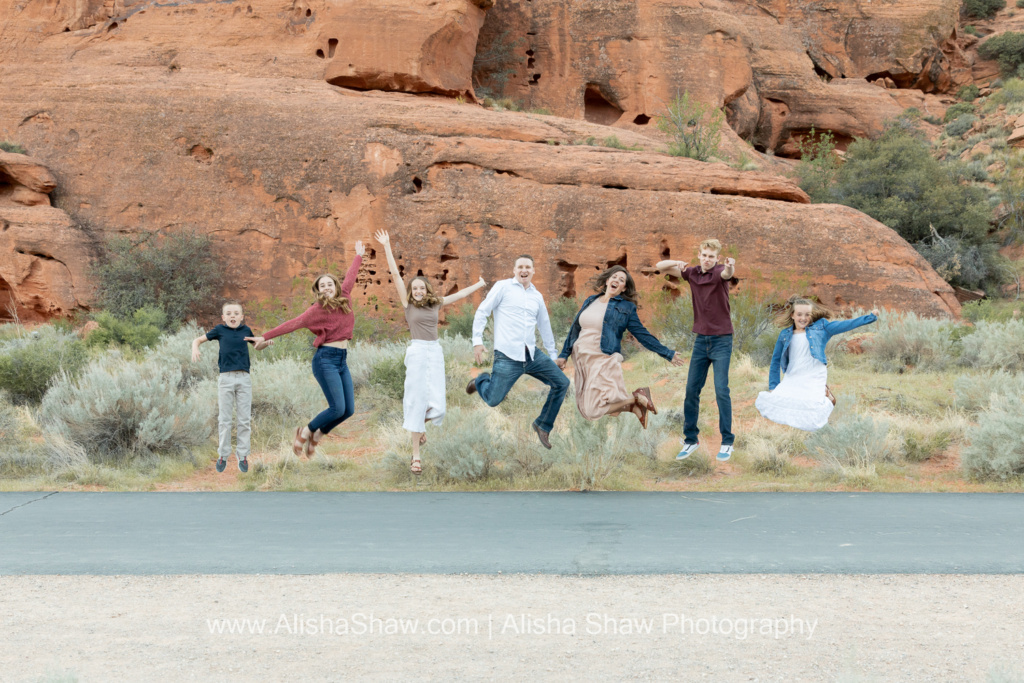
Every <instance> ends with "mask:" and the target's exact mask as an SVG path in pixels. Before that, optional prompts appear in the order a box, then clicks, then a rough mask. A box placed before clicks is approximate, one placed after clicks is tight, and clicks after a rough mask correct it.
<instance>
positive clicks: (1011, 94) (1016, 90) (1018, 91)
mask: <svg viewBox="0 0 1024 683" xmlns="http://www.w3.org/2000/svg"><path fill="white" fill-rule="evenodd" d="M1022 35H1024V34H1022ZM993 87H995V84H994V83H993ZM1021 102H1024V79H1021V78H1011V79H1009V80H1007V81H1006V82H1005V83H1003V84H1002V87H1000V88H999V89H998V90H996V92H994V93H993V94H991V95H989V96H988V97H987V98H985V104H984V105H983V106H982V109H984V111H986V112H989V113H991V112H993V111H996V110H997V109H998V108H999V105H1001V104H1005V105H1006V110H1007V112H1008V113H1011V114H1012V113H1014V112H1012V111H1011V109H1012V107H1013V105H1015V104H1018V103H1021ZM1017 113H1018V114H1019V113H1020V112H1017Z"/></svg>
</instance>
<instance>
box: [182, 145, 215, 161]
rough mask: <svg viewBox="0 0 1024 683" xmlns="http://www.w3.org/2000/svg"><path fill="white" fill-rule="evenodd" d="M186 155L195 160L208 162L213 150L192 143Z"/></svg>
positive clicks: (211, 157)
mask: <svg viewBox="0 0 1024 683" xmlns="http://www.w3.org/2000/svg"><path fill="white" fill-rule="evenodd" d="M188 155H189V156H190V157H192V158H193V159H195V160H196V161H199V162H202V163H206V164H208V163H210V161H211V160H212V159H213V150H212V149H210V148H209V147H205V146H203V145H192V148H191V149H190V150H189V151H188Z"/></svg>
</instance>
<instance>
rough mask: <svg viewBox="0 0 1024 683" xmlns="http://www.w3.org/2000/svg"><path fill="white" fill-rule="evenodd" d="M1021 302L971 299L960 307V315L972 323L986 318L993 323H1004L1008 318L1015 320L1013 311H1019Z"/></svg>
mask: <svg viewBox="0 0 1024 683" xmlns="http://www.w3.org/2000/svg"><path fill="white" fill-rule="evenodd" d="M1020 308H1021V304H1020V302H1019V301H1000V300H997V299H988V298H986V299H979V300H978V301H969V302H967V303H965V304H964V305H963V307H962V308H961V309H960V315H961V316H963V319H964V320H969V321H970V322H972V323H976V322H979V321H981V320H985V321H987V322H991V323H1002V322H1006V321H1007V320H1013V312H1014V311H1015V310H1017V311H1019V310H1020Z"/></svg>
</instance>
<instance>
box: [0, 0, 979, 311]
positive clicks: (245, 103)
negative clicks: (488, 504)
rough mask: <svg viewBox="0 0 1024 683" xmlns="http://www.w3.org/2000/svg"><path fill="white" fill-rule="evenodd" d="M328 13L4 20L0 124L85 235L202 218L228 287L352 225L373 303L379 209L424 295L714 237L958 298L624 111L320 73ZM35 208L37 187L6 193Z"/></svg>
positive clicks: (827, 296) (804, 276)
mask: <svg viewBox="0 0 1024 683" xmlns="http://www.w3.org/2000/svg"><path fill="white" fill-rule="evenodd" d="M11 1H12V0H0V2H7V3H10V2H11ZM616 4H618V3H616ZM8 6H9V5H8ZM249 9H251V12H250V11H249ZM0 11H6V8H5V7H4V6H2V5H0ZM334 11H335V5H333V3H330V4H329V3H308V4H302V3H298V2H296V3H292V5H291V6H289V7H285V8H283V9H282V8H281V7H280V6H279V5H278V4H276V3H271V2H269V0H251V2H246V3H245V4H239V3H195V4H192V5H187V6H173V7H172V6H170V5H168V6H162V5H147V6H146V8H145V11H144V12H143V11H141V10H140V11H138V12H136V13H134V14H130V15H129V16H127V19H125V17H124V16H119V17H114V18H113V19H111V20H109V22H110V23H108V24H107V25H97V26H94V27H92V28H88V29H81V30H79V31H69V32H64V31H63V26H61V25H59V23H57V22H50V23H47V22H43V21H41V20H39V21H35V20H33V22H35V23H33V22H30V21H22V20H15V21H14V22H12V23H11V24H10V25H9V28H8V30H7V32H5V33H4V34H3V36H0V80H2V81H3V82H4V83H5V84H8V85H9V86H10V87H9V89H8V90H7V91H5V96H4V97H3V98H2V99H0V139H5V140H11V141H14V142H18V143H20V144H22V145H24V146H25V147H27V148H28V149H30V150H31V151H32V152H33V154H34V155H35V156H36V158H38V159H41V160H42V161H43V162H45V164H46V165H48V166H49V168H50V169H51V170H52V172H53V175H54V177H55V178H56V180H57V182H58V185H59V190H58V192H59V194H60V197H61V201H60V205H61V206H62V207H67V209H68V211H69V212H70V213H71V214H72V217H73V219H74V221H75V223H77V224H78V225H82V226H88V229H89V231H90V234H89V237H90V238H93V237H94V238H95V239H96V240H99V239H102V238H103V237H105V236H112V235H119V234H132V233H136V232H139V231H165V232H166V231H173V230H178V229H183V228H186V229H187V228H194V229H198V230H201V231H204V232H206V233H208V234H210V235H212V236H214V238H215V240H216V245H217V249H218V254H219V256H221V258H222V262H223V263H224V268H225V275H226V279H227V281H228V283H229V284H228V286H227V287H226V288H225V292H224V294H225V295H231V296H238V297H242V298H244V299H245V300H246V301H250V302H252V301H257V300H266V299H268V298H270V297H277V298H282V299H288V298H291V297H293V296H300V297H301V296H305V292H306V287H305V285H303V286H300V287H298V289H293V287H294V283H295V281H296V278H300V279H301V278H304V277H307V276H312V275H313V274H315V273H317V272H319V271H321V270H322V269H324V268H330V269H332V270H335V269H337V270H341V269H343V268H344V265H345V264H346V263H347V262H348V260H349V259H350V258H351V257H352V250H351V245H352V243H353V241H354V240H356V239H361V240H363V241H364V242H367V243H368V246H369V247H370V252H369V254H368V257H367V259H366V263H365V265H364V268H363V270H362V271H361V273H360V279H359V288H358V289H357V294H356V299H357V301H359V302H362V303H364V304H365V302H366V301H367V300H368V298H369V297H370V296H374V297H376V299H377V301H378V302H387V301H391V300H392V299H393V288H392V287H391V285H390V284H389V281H388V274H387V269H386V265H385V263H384V260H383V255H382V254H380V253H379V252H377V251H376V250H375V249H374V245H373V243H372V241H371V239H372V234H373V231H374V230H375V229H377V228H387V229H389V230H390V231H391V232H392V235H393V242H394V244H395V246H396V252H397V253H398V254H397V255H398V258H399V263H400V265H401V266H402V267H403V268H404V271H405V272H406V273H416V272H423V273H424V274H425V275H428V276H430V277H431V278H433V279H434V281H435V282H436V283H437V284H438V285H439V286H440V287H441V288H442V289H443V291H445V293H449V292H453V291H456V290H457V289H458V288H459V287H463V286H466V285H468V284H471V283H472V282H474V281H475V280H476V279H477V278H478V277H479V276H481V275H482V276H484V277H485V278H486V279H487V280H488V281H493V280H495V279H499V278H503V277H508V276H509V275H510V269H511V260H512V259H513V258H514V256H515V255H517V254H519V253H522V252H524V251H528V252H530V253H532V254H534V256H535V257H536V259H537V266H538V275H537V282H538V286H539V287H540V288H541V289H542V291H544V292H545V294H547V295H548V296H549V297H551V296H555V295H559V294H567V295H571V294H574V293H582V292H585V291H586V287H587V282H588V281H589V279H590V277H591V276H592V275H593V274H595V273H597V272H598V271H599V270H601V269H603V268H605V267H607V266H608V265H609V264H612V263H623V264H625V265H627V266H628V267H629V268H630V269H631V270H632V271H633V272H634V273H635V274H637V277H638V278H639V280H640V282H641V286H644V287H647V288H657V287H663V286H669V285H670V284H671V283H667V282H665V280H664V279H663V278H662V277H661V276H659V275H657V274H656V273H654V272H653V271H651V270H650V267H651V266H652V265H653V264H654V263H656V262H657V261H658V260H661V259H663V258H665V257H675V258H683V259H686V258H688V257H691V256H692V252H693V251H694V250H695V248H696V246H697V244H699V242H700V241H701V240H702V239H704V238H706V237H708V236H716V237H718V238H719V239H721V240H722V241H723V242H725V243H726V245H727V247H728V249H729V254H730V255H732V256H734V257H735V258H736V259H737V262H738V264H739V274H740V276H741V277H743V278H745V280H746V282H745V283H744V286H759V285H762V284H764V285H766V284H767V283H769V282H774V283H786V282H789V283H791V284H790V285H789V286H791V287H797V286H799V287H800V289H801V290H802V291H809V292H810V293H816V294H818V295H819V296H820V297H821V298H822V300H824V301H825V302H827V303H829V304H833V305H839V306H854V305H859V306H870V305H873V304H877V305H879V306H889V307H893V308H900V309H910V310H915V311H917V312H919V313H923V314H930V315H948V314H950V313H956V312H957V311H958V310H959V308H958V305H957V303H956V301H955V298H953V297H952V290H951V289H950V288H949V287H948V286H947V285H946V284H945V283H944V282H943V281H942V280H941V279H939V278H938V276H937V275H936V274H935V273H934V271H932V269H931V268H930V267H929V266H928V265H927V263H926V262H925V261H924V260H923V259H922V258H921V257H920V256H919V255H918V254H917V253H916V252H915V251H914V250H913V248H911V247H910V246H909V245H908V244H906V243H905V242H903V241H902V240H901V239H900V238H899V237H898V236H896V235H895V233H893V232H892V231H891V230H889V229H888V228H886V227H885V226H883V225H881V224H879V223H877V222H875V221H873V220H871V219H870V218H868V217H866V216H864V215H863V214H860V213H857V212H856V211H853V210H851V209H845V208H841V207H831V206H822V205H808V204H806V203H804V202H806V196H805V195H803V193H802V192H800V190H799V189H797V188H796V186H795V185H794V184H793V182H792V181H791V180H788V179H786V178H780V177H775V176H771V175H769V174H763V173H757V172H739V171H736V170H734V169H732V168H729V167H727V166H724V165H722V164H702V163H699V162H695V161H691V160H685V159H674V158H670V157H668V156H666V155H663V154H660V153H658V152H659V150H661V149H662V148H663V144H662V142H661V141H659V140H658V139H657V138H655V137H652V136H649V135H646V134H645V133H644V131H645V129H644V128H643V127H639V126H638V127H636V128H633V129H621V128H620V129H614V130H610V129H609V128H608V127H606V126H603V125H600V124H596V123H592V122H587V121H585V120H570V119H565V118H559V117H555V116H545V115H540V114H530V113H513V112H495V111H490V110H485V109H482V108H481V107H479V106H477V105H474V104H471V103H466V104H459V103H457V102H455V101H453V100H451V99H445V98H441V97H433V96H415V95H411V94H403V93H381V92H360V91H355V90H351V89H343V88H338V87H334V86H332V85H329V84H328V83H326V82H325V80H324V73H325V72H324V69H325V67H326V63H327V57H326V55H325V56H324V58H323V59H321V57H320V56H319V55H317V54H316V51H317V50H322V49H323V48H324V43H323V38H324V37H325V36H326V34H325V33H323V32H322V31H321V30H320V28H321V26H320V24H319V22H320V21H324V22H327V20H328V18H329V17H328V15H332V16H333V12H334ZM491 11H494V10H491ZM129 12H130V10H128V9H126V13H129ZM307 12H308V14H307ZM115 20H116V21H117V24H118V26H117V27H116V28H113V29H111V28H110V26H111V25H112V23H113V22H114V21H115ZM325 25H326V23H325ZM14 50H16V51H17V54H18V58H17V59H10V58H8V57H9V55H11V54H13V51H14ZM335 56H337V53H335ZM72 57H73V58H72ZM40 73H45V74H46V78H45V79H40V77H39V74H40ZM872 87H874V86H872ZM877 90H878V91H879V92H884V91H883V90H882V89H881V88H877ZM111 112H116V116H114V115H112V114H111ZM612 133H614V137H613V136H611V134H612ZM624 148H626V149H624ZM641 148H642V149H641ZM37 209H47V207H34V208H32V209H29V208H27V207H26V208H24V209H23V210H25V211H30V210H31V211H34V210H37ZM21 233H22V234H24V231H21ZM55 234H57V233H55ZM68 234H70V233H68ZM54 239H56V238H54ZM65 239H70V238H65ZM18 248H22V249H23V250H25V249H24V247H15V251H16V250H17V249H18ZM43 253H50V252H43ZM72 256H73V257H74V259H73V260H74V263H73V264H70V263H68V262H67V261H63V257H61V261H62V262H63V263H65V264H66V266H67V267H68V269H69V272H71V274H72V276H73V277H72V281H73V283H74V282H76V281H75V280H74V278H75V277H77V275H76V273H81V272H85V268H86V265H87V263H88V261H89V259H90V258H91V256H92V252H91V251H90V250H89V249H88V248H86V246H85V245H79V246H78V247H77V249H76V250H74V253H73V254H72ZM55 258H56V257H55ZM72 265H73V266H74V267H72ZM76 269H77V270H76ZM25 281H26V280H25V278H22V280H20V282H25ZM19 286H23V285H19ZM75 286H76V289H75V296H76V298H77V300H78V301H79V305H82V304H83V303H87V302H88V299H87V298H86V297H85V295H79V293H78V292H79V290H78V289H77V284H76V285H75ZM783 286H784V287H785V286H786V285H784V284H783ZM26 291H28V290H26ZM82 291H85V290H84V289H83V290H82Z"/></svg>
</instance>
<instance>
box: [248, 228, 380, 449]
mask: <svg viewBox="0 0 1024 683" xmlns="http://www.w3.org/2000/svg"><path fill="white" fill-rule="evenodd" d="M355 251H356V257H355V259H354V260H353V261H352V265H351V266H350V267H349V269H348V272H347V273H345V281H344V282H341V283H339V282H338V279H337V278H336V277H334V276H333V275H330V274H328V275H321V276H320V277H318V278H317V279H316V281H314V282H313V294H314V295H315V296H316V301H314V302H313V303H312V304H311V305H310V307H309V308H307V309H306V311H305V313H303V314H302V315H300V316H299V317H298V318H294V319H292V320H289V321H288V322H285V323H281V324H280V325H278V326H277V327H275V328H274V329H272V330H270V331H268V332H265V333H264V334H263V336H262V337H246V340H247V341H253V342H255V343H256V344H259V343H260V342H263V341H265V340H268V339H273V338H274V337H280V336H281V335H283V334H288V333H289V332H294V331H295V330H298V329H301V328H306V329H307V330H309V331H310V332H312V333H313V334H315V335H316V339H314V340H313V346H315V347H316V353H315V354H314V355H313V377H315V378H316V381H317V383H318V384H319V385H320V388H321V389H323V392H324V396H325V397H326V398H327V410H324V411H323V412H322V413H320V414H319V415H317V416H316V417H314V418H313V419H312V421H310V423H309V424H308V425H305V426H303V427H297V428H296V429H295V440H294V441H293V442H292V450H293V451H294V452H295V455H305V456H307V457H311V456H312V455H313V454H314V453H316V447H317V446H318V445H320V440H321V439H323V437H324V434H329V433H330V431H331V430H332V429H334V428H335V427H337V426H338V425H339V424H341V423H342V422H344V421H345V420H347V419H348V418H350V417H352V414H353V413H354V412H355V394H354V392H353V390H352V375H351V374H350V373H349V371H348V362H347V360H348V340H350V339H351V338H352V328H353V327H354V326H355V315H354V314H353V313H352V306H351V304H350V303H349V295H350V294H351V293H352V287H354V286H355V284H356V274H357V273H358V272H359V266H360V265H361V264H362V262H363V254H364V253H366V250H365V249H364V248H363V243H362V242H359V241H357V242H356V244H355Z"/></svg>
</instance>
